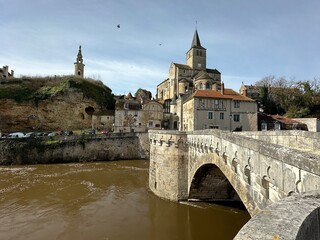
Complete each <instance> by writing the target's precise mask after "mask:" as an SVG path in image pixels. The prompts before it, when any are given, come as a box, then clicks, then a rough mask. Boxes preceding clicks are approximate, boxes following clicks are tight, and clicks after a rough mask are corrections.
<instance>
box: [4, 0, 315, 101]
mask: <svg viewBox="0 0 320 240" xmlns="http://www.w3.org/2000/svg"><path fill="white" fill-rule="evenodd" d="M0 6H1V14H0V30H1V37H0V47H1V50H0V66H4V65H8V66H9V71H10V70H14V71H15V76H48V75H70V74H73V73H74V62H75V61H76V56H77V53H78V48H79V45H81V46H82V54H83V60H84V64H85V71H84V75H85V77H90V78H94V79H97V80H101V81H103V83H104V84H105V85H107V86H108V87H110V88H111V89H112V92H113V93H114V94H127V93H128V92H131V93H135V92H136V91H137V89H138V88H143V89H146V90H148V91H151V92H152V94H153V96H154V95H155V93H156V87H157V85H158V84H160V83H161V82H162V81H163V80H165V79H166V78H168V73H169V66H170V64H171V63H172V62H175V63H180V64H186V52H187V51H188V50H189V49H190V47H191V42H192V38H193V34H194V32H195V29H197V31H198V33H199V37H200V41H201V45H202V46H203V47H205V48H206V49H207V68H215V69H218V70H219V71H220V72H221V80H222V81H223V82H224V83H225V87H226V88H232V89H234V90H236V91H238V90H239V88H240V86H241V84H242V82H244V83H245V84H254V83H255V82H257V81H259V80H260V79H262V78H263V77H266V76H270V75H274V76H276V77H286V78H287V79H291V80H312V79H314V78H319V77H320V58H319V53H320V27H319V26H320V14H319V10H320V1H318V0H305V1H301V0H196V1H195V0H193V1H191V0H184V1H183V0H90V1H89V0H32V1H26V0H10V1H7V0H0ZM118 24H120V28H118V27H117V25H118Z"/></svg>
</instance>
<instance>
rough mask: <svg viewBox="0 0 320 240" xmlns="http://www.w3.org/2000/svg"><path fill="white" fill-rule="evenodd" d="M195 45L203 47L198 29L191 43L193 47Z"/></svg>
mask: <svg viewBox="0 0 320 240" xmlns="http://www.w3.org/2000/svg"><path fill="white" fill-rule="evenodd" d="M193 47H201V48H202V46H201V43H200V38H199V35H198V31H197V29H196V31H195V32H194V35H193V39H192V43H191V48H193Z"/></svg>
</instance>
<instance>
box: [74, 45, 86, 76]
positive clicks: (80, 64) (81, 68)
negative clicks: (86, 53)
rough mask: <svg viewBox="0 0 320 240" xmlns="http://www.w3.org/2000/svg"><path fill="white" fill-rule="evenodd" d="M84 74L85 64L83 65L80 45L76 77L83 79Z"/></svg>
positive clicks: (75, 68) (75, 66)
mask: <svg viewBox="0 0 320 240" xmlns="http://www.w3.org/2000/svg"><path fill="white" fill-rule="evenodd" d="M83 74H84V64H83V58H82V52H81V45H80V46H79V51H78V55H77V58H76V62H75V63H74V75H75V76H77V77H80V78H83Z"/></svg>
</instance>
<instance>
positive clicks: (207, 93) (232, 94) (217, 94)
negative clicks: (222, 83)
mask: <svg viewBox="0 0 320 240" xmlns="http://www.w3.org/2000/svg"><path fill="white" fill-rule="evenodd" d="M192 97H200V98H214V99H231V100H239V101H248V102H254V100H253V99H251V98H248V97H246V96H243V95H241V94H239V93H237V92H236V91H234V90H232V89H228V88H226V89H224V94H221V91H220V90H217V91H215V90H197V91H196V92H195V93H194V94H193V95H192Z"/></svg>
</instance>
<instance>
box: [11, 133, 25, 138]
mask: <svg viewBox="0 0 320 240" xmlns="http://www.w3.org/2000/svg"><path fill="white" fill-rule="evenodd" d="M24 136H25V135H24V133H23V132H15V133H10V134H9V135H8V138H22V137H24Z"/></svg>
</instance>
